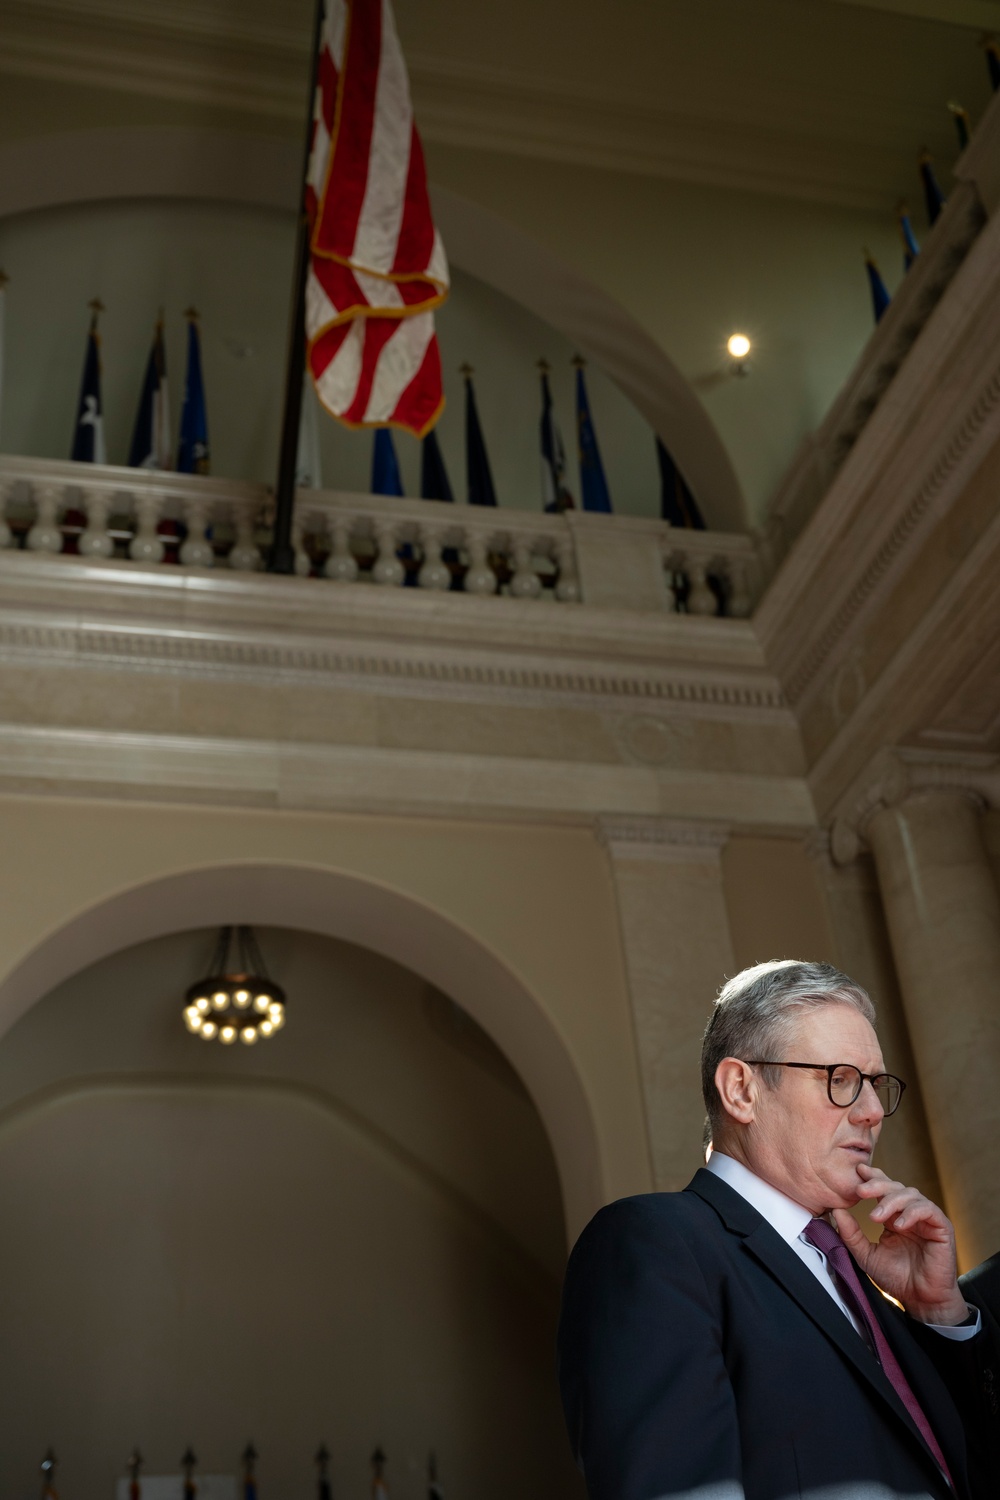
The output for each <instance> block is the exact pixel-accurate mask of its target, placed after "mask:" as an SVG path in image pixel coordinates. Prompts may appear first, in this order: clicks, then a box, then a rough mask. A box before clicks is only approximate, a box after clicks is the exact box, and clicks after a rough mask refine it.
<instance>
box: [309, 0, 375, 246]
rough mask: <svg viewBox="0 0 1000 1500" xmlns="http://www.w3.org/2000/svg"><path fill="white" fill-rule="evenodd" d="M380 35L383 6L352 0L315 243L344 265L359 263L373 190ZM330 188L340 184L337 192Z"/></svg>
mask: <svg viewBox="0 0 1000 1500" xmlns="http://www.w3.org/2000/svg"><path fill="white" fill-rule="evenodd" d="M381 36H382V18H381V14H380V10H379V6H378V4H372V3H371V0H368V3H364V0H362V3H360V4H359V3H358V0H352V4H351V20H350V25H349V27H348V32H347V53H346V56H345V58H344V63H345V66H344V70H343V73H342V75H341V79H340V96H339V111H340V117H339V119H338V120H337V122H336V124H335V126H334V140H333V156H332V159H331V161H330V167H329V173H328V175H327V180H326V187H325V191H324V194H323V213H322V216H321V217H320V220H319V223H318V224H317V226H316V233H315V236H314V240H313V243H314V248H315V249H316V250H317V251H319V252H321V253H326V254H328V255H337V256H340V258H341V259H343V260H353V259H354V242H355V239H356V237H357V232H358V220H359V218H360V216H361V208H362V205H363V203H364V201H365V193H366V191H367V187H368V172H369V160H370V153H371V142H372V132H373V130H374V128H375V97H376V89H377V85H378V73H379V57H380V50H381ZM331 185H335V187H334V191H333V192H331V191H330V189H331Z"/></svg>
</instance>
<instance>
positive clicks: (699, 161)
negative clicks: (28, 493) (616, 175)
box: [0, 0, 928, 210]
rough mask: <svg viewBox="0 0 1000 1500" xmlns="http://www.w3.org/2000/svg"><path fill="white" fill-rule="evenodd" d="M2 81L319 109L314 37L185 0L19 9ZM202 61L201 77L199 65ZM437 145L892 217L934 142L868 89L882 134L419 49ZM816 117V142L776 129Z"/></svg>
mask: <svg viewBox="0 0 1000 1500" xmlns="http://www.w3.org/2000/svg"><path fill="white" fill-rule="evenodd" d="M5 11H6V15H5V28H4V47H3V51H2V53H0V71H2V72H5V73H8V74H14V75H19V76H22V77H31V78H40V79H51V80H55V81H60V82H69V83H77V84H81V85H85V86H87V87H88V88H94V87H103V88H106V89H111V90H114V91H116V92H118V91H127V92H130V93H135V92H143V93H145V94H148V95H151V96H153V97H158V98H162V99H168V100H174V101H180V102H186V103H196V104H200V105H204V106H207V107H209V108H214V109H217V110H227V111H235V112H238V113H241V114H245V115H247V116H248V117H257V118H258V119H263V120H269V121H273V122H275V123H276V124H277V123H279V122H280V123H282V125H284V124H285V123H287V124H288V125H292V124H295V125H298V123H299V122H300V121H301V120H302V117H303V111H304V89H303V80H304V77H305V70H306V63H307V48H308V26H307V25H302V26H301V27H294V26H290V25H282V24H268V23H266V22H262V21H260V20H256V19H253V18H249V17H247V16H245V15H243V14H241V13H240V12H239V10H236V11H235V12H227V13H226V15H225V18H224V19H222V18H220V17H218V16H217V15H213V14H210V13H208V12H206V10H205V9H204V7H201V6H198V5H196V4H192V3H190V0H178V3H175V4H172V5H170V6H167V7H164V6H155V7H154V6H152V5H142V6H139V5H130V4H128V3H125V0H94V3H90V0H7V3H6V5H5ZM192 56H196V57H197V67H196V68H193V67H192V66H191V61H190V60H191V58H192ZM408 64H409V70H410V75H411V80H412V84H413V91H414V99H415V104H416V109H417V117H418V119H419V122H420V128H421V132H422V134H423V136H424V138H425V140H426V141H429V142H440V143H442V144H446V145H459V146H462V147H466V148H467V147H470V146H472V147H475V148H478V149H482V150H490V151H500V152H505V153H509V154H514V155H517V156H528V157H534V158H539V159H544V160H549V161H556V162H569V163H577V164H581V165H587V166H595V167H600V168H606V169H612V170H616V171H624V172H630V173H637V174H640V175H644V176H651V177H659V178H669V179H675V180H679V181H686V182H694V183H704V184H707V185H712V186H718V187H727V188H734V189H738V190H741V191H757V192H763V193H768V194H778V195H781V196H784V197H790V198H794V199H798V200H802V201H809V202H825V203H831V204H838V205H842V206H845V207H853V208H863V209H869V210H884V209H886V207H887V206H888V205H890V204H891V201H892V199H893V197H894V195H895V194H896V192H897V191H898V190H899V188H900V186H901V183H900V181H899V176H900V169H901V167H902V165H903V161H904V157H905V153H906V146H905V145H904V142H909V141H910V140H912V139H918V140H919V139H921V138H924V137H926V136H927V134H928V129H927V127H928V119H927V115H926V112H925V111H924V110H923V109H920V108H918V107H917V105H916V102H915V101H913V100H900V99H896V100H894V101H893V102H892V107H890V106H889V105H888V104H887V103H886V102H885V101H883V100H881V99H879V98H878V97H877V96H876V95H875V94H874V92H873V91H872V90H871V89H869V90H868V91H867V92H866V94H865V95H864V97H863V109H864V118H865V120H866V121H867V128H866V129H865V130H863V131H861V132H859V130H858V128H857V121H856V117H855V116H854V115H853V114H852V115H851V116H850V117H848V114H847V112H846V111H843V110H840V111H838V110H837V109H828V110H827V111H826V112H825V113H824V114H822V115H817V112H816V109H815V99H814V97H813V96H812V95H811V94H810V93H809V90H808V86H807V85H806V84H804V83H803V84H801V85H799V84H795V85H793V84H789V83H786V84H785V85H784V86H783V87H782V88H781V89H780V91H779V92H777V93H776V92H775V88H774V84H773V82H772V86H771V90H770V92H769V93H768V95H767V98H766V99H764V98H763V97H762V96H760V95H759V94H755V93H754V92H753V91H752V90H750V91H748V92H746V94H745V96H744V97H742V98H741V99H740V100H739V101H738V102H736V101H734V100H732V99H731V98H730V97H727V96H726V95H724V94H723V93H721V91H718V90H716V91H713V92H711V94H710V97H706V98H701V96H700V94H696V93H694V92H692V91H690V90H689V91H688V99H689V100H692V101H696V102H690V103H688V104H687V106H686V107H681V108H676V107H675V108H674V109H669V108H664V106H663V104H662V103H661V102H660V100H659V99H656V98H653V97H650V96H648V95H647V97H645V98H641V99H638V98H636V97H635V95H630V94H628V93H627V92H626V91H625V90H624V89H622V88H618V89H616V88H613V87H611V88H609V87H594V86H587V85H584V84H566V83H563V82H561V81H560V80H559V79H556V78H553V76H552V75H551V73H544V74H543V73H532V72H530V71H529V70H528V69H525V68H510V67H502V66H500V67H498V66H496V65H486V64H482V63H478V62H471V61H467V60H463V59H457V58H442V57H439V56H430V55H427V54H425V53H422V52H421V51H420V50H419V48H409V49H408ZM807 113H808V114H810V116H811V118H812V128H811V130H810V132H808V133H803V132H802V131H801V130H798V129H792V128H782V127H781V126H780V125H779V124H776V123H775V122H780V121H798V120H801V119H802V118H803V117H804V116H805V115H806V114H807Z"/></svg>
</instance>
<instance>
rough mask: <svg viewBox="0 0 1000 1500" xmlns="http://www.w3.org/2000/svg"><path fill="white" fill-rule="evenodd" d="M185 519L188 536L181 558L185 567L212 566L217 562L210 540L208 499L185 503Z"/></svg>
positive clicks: (192, 500) (183, 545)
mask: <svg viewBox="0 0 1000 1500" xmlns="http://www.w3.org/2000/svg"><path fill="white" fill-rule="evenodd" d="M184 520H185V522H186V524H187V536H186V538H185V539H184V542H183V544H182V546H181V550H180V559H181V562H182V563H183V564H184V566H185V568H210V567H212V566H213V564H214V563H215V553H214V552H213V551H212V544H211V542H210V541H209V540H208V534H207V533H208V527H209V519H208V501H207V500H199V499H197V498H195V499H191V500H187V501H185V503H184Z"/></svg>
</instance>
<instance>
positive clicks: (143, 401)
mask: <svg viewBox="0 0 1000 1500" xmlns="http://www.w3.org/2000/svg"><path fill="white" fill-rule="evenodd" d="M171 458H172V444H171V440H170V395H169V391H168V388H167V351H166V348H165V346H164V343H163V314H162V312H161V314H160V316H159V319H158V320H157V324H156V331H155V332H154V334H153V346H152V348H151V349H150V351H149V359H148V360H147V361H146V374H145V377H144V379H143V382H142V392H141V394H140V396H139V410H138V412H137V413H136V418H135V427H134V428H133V431H132V446H131V448H130V449H129V456H128V461H129V467H130V468H133V469H169V468H170V466H171Z"/></svg>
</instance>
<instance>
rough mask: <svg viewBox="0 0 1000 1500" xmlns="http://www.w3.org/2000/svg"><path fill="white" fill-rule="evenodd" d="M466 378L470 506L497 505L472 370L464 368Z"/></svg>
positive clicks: (466, 447) (466, 472)
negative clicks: (473, 386)
mask: <svg viewBox="0 0 1000 1500" xmlns="http://www.w3.org/2000/svg"><path fill="white" fill-rule="evenodd" d="M462 374H463V375H464V376H465V474H466V480H467V483H468V501H469V504H470V505H496V503H497V496H496V490H495V489H494V488H493V474H492V471H491V469H490V460H489V455H488V454H487V452H486V442H485V440H484V438H483V429H482V428H481V427H480V425H479V410H478V408H477V406H476V393H475V391H474V390H473V388H472V370H471V368H470V366H469V365H463V366H462Z"/></svg>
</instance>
